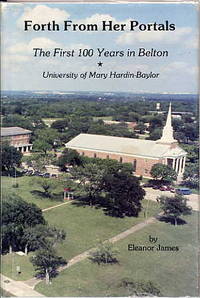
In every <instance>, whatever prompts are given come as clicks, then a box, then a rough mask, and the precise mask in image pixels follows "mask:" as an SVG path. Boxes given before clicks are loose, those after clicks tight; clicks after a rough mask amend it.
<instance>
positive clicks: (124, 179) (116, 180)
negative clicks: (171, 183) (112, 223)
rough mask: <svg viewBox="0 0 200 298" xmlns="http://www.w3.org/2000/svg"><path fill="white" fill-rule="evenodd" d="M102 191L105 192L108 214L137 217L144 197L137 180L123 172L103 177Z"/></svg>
mask: <svg viewBox="0 0 200 298" xmlns="http://www.w3.org/2000/svg"><path fill="white" fill-rule="evenodd" d="M102 189H103V190H104V191H105V192H106V199H107V208H108V212H109V214H111V215H114V216H119V217H124V216H138V214H139V212H140V211H141V209H142V205H141V201H142V200H143V199H144V195H145V191H144V190H143V189H142V187H141V186H140V183H139V180H138V178H136V177H134V176H131V175H129V174H127V173H123V172H118V173H113V174H107V175H105V176H104V177H103V183H102Z"/></svg>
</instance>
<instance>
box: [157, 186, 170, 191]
mask: <svg viewBox="0 0 200 298" xmlns="http://www.w3.org/2000/svg"><path fill="white" fill-rule="evenodd" d="M159 190H161V191H166V190H168V186H166V185H162V186H160V188H159Z"/></svg>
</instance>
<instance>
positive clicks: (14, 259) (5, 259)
mask: <svg viewBox="0 0 200 298" xmlns="http://www.w3.org/2000/svg"><path fill="white" fill-rule="evenodd" d="M32 255H33V253H29V254H28V256H19V255H17V254H16V253H12V254H7V255H4V256H2V260H1V272H2V273H3V274H4V275H5V276H8V277H10V278H12V279H14V280H27V279H30V278H32V277H33V276H34V268H33V266H32V264H31V262H30V261H29V258H30V257H31V256H32ZM17 266H20V269H21V274H18V273H17V270H16V269H17V268H16V267H17Z"/></svg>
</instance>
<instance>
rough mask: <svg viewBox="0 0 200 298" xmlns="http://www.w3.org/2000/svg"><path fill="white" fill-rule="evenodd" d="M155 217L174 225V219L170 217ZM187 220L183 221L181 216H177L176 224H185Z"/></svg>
mask: <svg viewBox="0 0 200 298" xmlns="http://www.w3.org/2000/svg"><path fill="white" fill-rule="evenodd" d="M157 219H158V220H159V221H161V222H166V223H169V224H171V225H175V222H174V219H173V218H172V217H166V216H159V217H157ZM186 224H187V221H185V220H184V219H182V218H177V225H179V226H180V225H186Z"/></svg>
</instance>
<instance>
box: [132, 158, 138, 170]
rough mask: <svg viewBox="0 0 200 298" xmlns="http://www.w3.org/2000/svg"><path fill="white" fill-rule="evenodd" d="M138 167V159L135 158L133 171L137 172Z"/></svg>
mask: <svg viewBox="0 0 200 298" xmlns="http://www.w3.org/2000/svg"><path fill="white" fill-rule="evenodd" d="M136 167H137V160H136V159H134V161H133V172H136Z"/></svg>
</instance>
